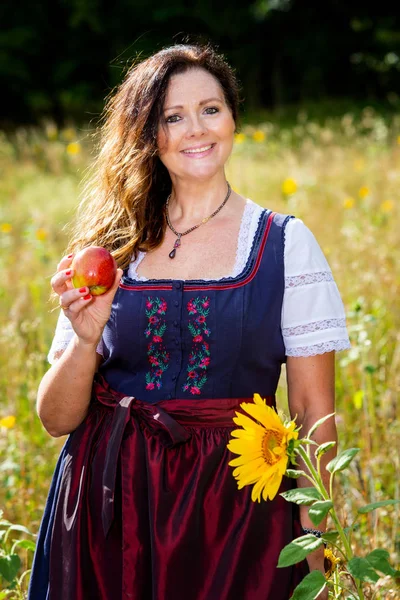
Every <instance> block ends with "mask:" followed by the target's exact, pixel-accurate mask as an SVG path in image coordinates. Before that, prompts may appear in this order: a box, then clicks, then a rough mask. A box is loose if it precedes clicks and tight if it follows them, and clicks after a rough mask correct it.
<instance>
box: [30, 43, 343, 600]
mask: <svg viewBox="0 0 400 600" xmlns="http://www.w3.org/2000/svg"><path fill="white" fill-rule="evenodd" d="M237 106H238V87H237V82H236V80H235V77H234V75H233V72H232V70H231V69H230V67H229V66H228V65H227V64H226V63H225V61H224V60H223V59H222V57H220V56H218V55H217V54H215V52H214V51H213V50H212V49H211V48H210V47H200V46H185V45H182V46H181V45H177V46H173V47H171V48H167V49H165V50H162V51H160V52H158V53H156V54H155V55H153V56H151V57H150V58H148V59H147V60H144V61H143V62H141V63H140V64H138V65H136V66H135V67H134V68H132V69H131V70H130V72H129V73H128V74H127V76H126V78H125V80H124V82H123V83H122V85H121V86H120V88H119V89H118V90H117V92H116V94H115V95H114V96H113V97H112V98H111V100H110V101H109V104H108V107H107V109H106V113H105V117H106V118H105V123H104V127H103V140H102V150H101V153H100V155H99V159H98V163H97V165H96V175H95V179H94V181H93V184H94V185H93V186H92V187H91V190H92V191H91V193H89V192H88V194H87V200H88V201H87V202H86V209H85V212H83V213H82V214H81V218H80V219H79V221H78V226H77V230H76V236H75V239H74V241H73V243H72V244H71V250H72V251H75V250H76V249H78V248H82V247H84V246H88V245H101V246H105V247H107V248H109V249H110V250H111V251H112V252H113V255H114V256H115V258H116V260H117V262H118V264H119V267H120V268H119V270H118V273H117V276H116V279H115V283H114V286H113V288H112V289H111V290H109V291H108V292H107V293H106V294H104V295H103V296H97V297H92V296H91V295H90V294H89V293H88V289H87V288H81V289H73V288H72V286H71V277H72V276H73V272H72V269H71V261H72V258H73V254H72V253H71V254H69V255H68V256H66V257H64V258H63V259H62V260H61V262H60V264H59V265H58V269H57V273H56V275H55V276H54V277H53V280H52V285H53V289H54V291H55V292H56V294H58V295H59V299H60V306H61V308H62V311H61V316H60V320H59V323H58V326H57V331H56V335H55V339H54V342H53V346H52V349H51V351H50V356H49V358H50V362H52V363H53V364H52V366H51V368H50V370H49V371H48V372H47V373H46V374H45V376H44V378H43V380H42V382H41V385H40V388H39V393H38V401H37V402H38V404H37V406H38V414H39V416H40V418H41V420H42V422H43V425H44V426H45V428H46V429H47V430H48V432H49V433H50V434H51V435H53V436H61V435H66V434H70V435H69V437H68V439H67V441H66V444H65V447H64V449H63V451H62V453H61V456H60V459H59V462H58V465H57V468H56V472H55V475H54V479H53V483H52V487H51V490H50V494H49V499H48V503H47V506H46V510H45V514H44V517H43V522H42V526H41V531H40V535H39V541H38V550H37V552H36V556H35V562H34V567H33V573H32V578H31V586H30V598H32V599H34V600H39V599H41V598H50V599H53V598H54V599H55V598H57V600H66V599H72V598H73V599H74V600H83V599H88V598H90V599H112V600H114V599H116V600H118V599H119V598H124V599H125V598H134V599H135V600H137V599H154V600H179V599H181V598H182V599H183V598H185V599H189V598H190V600H233V599H235V600H236V599H238V598H240V599H241V600H250V599H251V600H261V599H262V600H265V599H270V600H287V599H288V598H289V597H290V595H291V592H292V590H293V589H294V587H295V586H296V585H297V584H298V583H299V582H300V581H301V579H302V578H303V576H304V575H305V574H306V573H307V572H308V570H309V569H321V570H323V556H322V554H321V553H315V554H314V555H311V556H309V557H308V558H307V561H303V562H302V563H299V564H298V565H296V566H295V567H293V568H287V569H279V570H278V569H276V564H277V559H278V556H279V552H280V550H281V549H282V547H283V546H284V545H286V544H287V543H288V542H289V541H290V540H291V539H293V538H294V537H297V536H298V535H301V533H302V530H301V525H302V526H303V527H306V528H307V527H310V526H312V525H311V522H310V521H309V519H308V516H307V510H305V511H304V512H302V513H301V515H300V518H301V524H300V519H299V515H298V513H297V507H296V506H295V505H292V504H289V503H288V502H286V501H284V500H283V499H282V497H281V496H279V495H277V496H276V498H275V499H274V500H273V501H270V502H268V503H266V502H265V503H261V504H258V503H253V502H252V501H251V498H250V493H251V490H250V489H249V488H248V487H246V488H245V489H243V490H240V491H238V489H237V487H236V483H235V481H234V478H233V476H232V469H231V467H229V466H228V462H229V460H231V459H232V455H231V454H230V453H229V451H228V450H227V448H226V445H227V443H228V442H229V436H230V432H231V431H232V429H233V428H235V425H234V424H233V422H232V418H233V417H234V416H235V411H237V410H240V407H239V405H240V402H241V401H243V399H245V398H247V399H249V398H252V396H253V393H254V392H258V393H260V394H261V395H262V396H263V397H265V398H267V399H268V402H269V403H270V404H273V403H274V394H275V391H276V386H277V383H278V379H279V374H280V369H281V364H282V363H283V362H285V361H286V362H287V378H288V389H289V404H290V411H291V413H292V414H293V415H295V414H297V415H298V419H297V422H298V424H302V425H303V428H304V430H307V429H308V428H309V426H311V425H312V424H313V423H314V422H315V421H316V420H317V419H318V418H320V417H321V416H322V415H325V414H327V413H330V412H332V410H333V403H334V398H333V394H334V392H333V390H334V351H335V350H340V349H343V348H347V347H348V346H349V342H348V337H347V332H346V327H345V320H344V312H343V304H342V302H341V299H340V296H339V293H338V290H337V287H336V284H335V282H334V280H333V277H332V273H331V271H330V269H329V266H328V264H327V262H326V260H325V258H324V256H323V254H322V252H321V250H320V248H319V246H318V244H317V243H316V241H315V238H314V237H313V235H312V234H311V233H310V231H309V230H308V229H307V228H306V227H305V225H304V224H303V223H302V222H301V221H300V220H298V219H294V218H291V217H286V216H285V215H280V214H275V213H272V212H271V211H270V210H266V209H262V208H261V207H259V206H258V205H256V204H255V203H253V202H251V201H250V200H246V199H245V198H244V197H242V196H241V195H239V194H238V193H236V192H234V191H233V190H231V188H230V185H229V184H228V182H227V181H226V177H225V172H224V168H225V164H226V161H227V160H228V158H229V156H230V153H231V150H232V145H233V140H234V132H235V130H236V122H237ZM93 380H94V383H93ZM335 435H336V432H335V430H334V425H333V424H332V423H326V424H325V425H324V427H321V428H320V429H319V430H318V438H317V439H318V441H319V442H322V441H325V440H331V439H334V438H335ZM298 485H307V483H306V482H302V481H301V480H300V481H299V483H298ZM291 486H292V482H291V480H285V481H284V482H283V483H282V486H281V489H280V491H283V490H285V489H288V487H291Z"/></svg>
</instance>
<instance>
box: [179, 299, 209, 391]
mask: <svg viewBox="0 0 400 600" xmlns="http://www.w3.org/2000/svg"><path fill="white" fill-rule="evenodd" d="M209 306H210V299H209V298H208V297H207V296H205V297H203V298H200V297H197V298H192V299H191V300H189V302H188V304H187V310H188V313H189V315H190V317H191V318H190V319H189V325H188V328H189V331H190V333H191V335H192V338H193V340H192V349H191V352H190V354H189V364H188V366H187V378H186V383H185V384H184V385H183V387H182V389H183V391H184V392H186V391H188V390H189V391H190V393H191V394H193V395H194V396H196V395H199V394H200V393H201V391H200V390H201V388H202V387H203V385H204V384H205V383H206V381H207V375H206V371H207V368H208V366H209V364H210V345H209V343H208V342H207V341H206V340H205V339H204V338H206V337H209V336H210V334H211V330H210V328H209V327H208V325H207V317H208V313H209V312H210V309H209Z"/></svg>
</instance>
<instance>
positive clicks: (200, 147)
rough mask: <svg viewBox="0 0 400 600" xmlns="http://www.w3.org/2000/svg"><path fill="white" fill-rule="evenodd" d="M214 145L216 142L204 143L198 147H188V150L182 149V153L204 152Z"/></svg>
mask: <svg viewBox="0 0 400 600" xmlns="http://www.w3.org/2000/svg"><path fill="white" fill-rule="evenodd" d="M214 146H215V144H204V145H202V146H197V147H196V148H187V149H186V150H182V154H204V153H205V152H208V151H209V150H211V149H212V148H214Z"/></svg>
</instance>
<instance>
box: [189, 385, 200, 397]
mask: <svg viewBox="0 0 400 600" xmlns="http://www.w3.org/2000/svg"><path fill="white" fill-rule="evenodd" d="M190 393H191V394H193V396H196V395H198V394H200V393H201V392H200V390H199V388H198V387H196V386H195V385H193V386H192V387H191V388H190Z"/></svg>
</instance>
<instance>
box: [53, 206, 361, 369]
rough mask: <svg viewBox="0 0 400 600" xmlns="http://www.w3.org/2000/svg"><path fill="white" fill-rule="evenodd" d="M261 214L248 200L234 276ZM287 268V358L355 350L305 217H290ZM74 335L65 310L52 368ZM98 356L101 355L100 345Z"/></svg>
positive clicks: (242, 265)
mask: <svg viewBox="0 0 400 600" xmlns="http://www.w3.org/2000/svg"><path fill="white" fill-rule="evenodd" d="M262 211H263V208H262V207H261V206H259V205H258V204H256V203H255V202H253V201H252V200H247V202H246V206H245V209H244V212H243V217H242V221H241V225H240V230H239V237H238V245H237V250H236V260H235V265H234V268H233V271H232V272H231V273H230V274H229V276H230V277H237V275H239V274H240V273H241V272H242V271H243V270H244V268H245V266H246V263H247V260H248V258H249V255H250V251H251V248H252V245H253V240H254V236H255V233H256V230H257V226H258V223H259V219H260V216H261V214H262ZM144 256H145V253H144V252H139V254H138V256H137V258H136V260H135V261H132V262H131V264H130V266H129V269H128V276H129V277H130V278H131V279H134V280H136V281H147V278H146V277H142V276H139V275H138V274H137V267H138V265H139V264H140V262H141V261H142V260H143V258H144ZM284 268H285V291H284V296H283V304H282V313H281V327H282V336H283V341H284V344H285V353H286V356H313V355H315V354H323V353H324V352H330V351H331V350H336V351H340V350H345V349H347V348H350V347H351V346H350V341H349V336H348V333H347V329H346V317H345V311H344V306H343V302H342V299H341V297H340V294H339V290H338V288H337V285H336V283H335V280H334V279H333V275H332V271H331V269H330V267H329V264H328V262H327V260H326V258H325V256H324V254H323V252H322V250H321V248H320V246H319V245H318V242H317V240H316V239H315V237H314V235H313V234H312V233H311V231H310V230H309V229H308V227H306V225H304V223H303V221H301V220H300V219H291V220H290V221H289V222H288V223H287V225H286V230H285V250H284ZM203 281H206V280H203ZM73 335H74V331H73V329H72V326H71V322H70V321H69V319H68V318H67V317H66V316H65V314H64V312H63V311H62V310H61V311H60V315H59V318H58V322H57V327H56V331H55V335H54V338H53V343H52V345H51V348H50V351H49V354H48V361H49V362H50V364H53V362H54V360H55V357H56V355H58V353H59V352H60V350H65V348H66V347H67V346H68V344H69V342H70V340H71V339H72V337H73ZM97 352H98V353H99V354H102V343H101V341H100V344H99V345H98V347H97Z"/></svg>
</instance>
